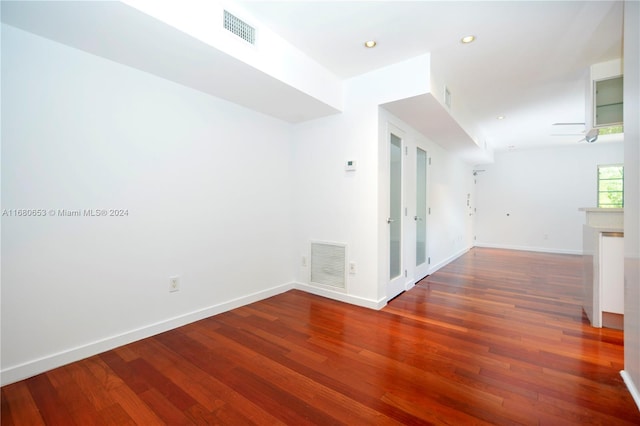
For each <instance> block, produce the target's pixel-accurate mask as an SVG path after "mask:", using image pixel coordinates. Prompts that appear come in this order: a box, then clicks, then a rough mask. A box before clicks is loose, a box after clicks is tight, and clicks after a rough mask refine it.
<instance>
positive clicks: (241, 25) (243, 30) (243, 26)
mask: <svg viewBox="0 0 640 426" xmlns="http://www.w3.org/2000/svg"><path fill="white" fill-rule="evenodd" d="M224 29H225V30H227V31H230V32H232V33H233V34H235V35H237V36H238V37H240V38H241V39H243V40H244V41H246V42H249V43H251V44H256V29H255V28H253V27H252V26H251V25H249V24H247V23H246V22H244V21H243V20H242V19H240V18H238V17H237V16H235V15H232V14H231V13H229V12H227V11H226V10H225V11H224Z"/></svg>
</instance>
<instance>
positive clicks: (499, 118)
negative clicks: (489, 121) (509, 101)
mask: <svg viewBox="0 0 640 426" xmlns="http://www.w3.org/2000/svg"><path fill="white" fill-rule="evenodd" d="M496 120H504V115H499V116H497V117H496Z"/></svg>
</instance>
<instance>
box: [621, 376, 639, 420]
mask: <svg viewBox="0 0 640 426" xmlns="http://www.w3.org/2000/svg"><path fill="white" fill-rule="evenodd" d="M620 375H621V376H622V380H624V384H625V385H627V389H629V393H630V394H631V396H632V397H633V400H634V401H635V402H636V405H637V406H638V410H640V391H638V388H637V387H636V385H635V383H633V379H632V378H631V375H629V373H627V372H626V371H625V370H622V371H620Z"/></svg>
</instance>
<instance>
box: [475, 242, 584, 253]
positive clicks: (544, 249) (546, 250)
mask: <svg viewBox="0 0 640 426" xmlns="http://www.w3.org/2000/svg"><path fill="white" fill-rule="evenodd" d="M475 247H485V248H496V249H504V250H520V251H535V252H539V253H551V254H578V255H582V250H565V249H555V248H548V247H529V246H511V245H504V244H489V243H476V244H475Z"/></svg>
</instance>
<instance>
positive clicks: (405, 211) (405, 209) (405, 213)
mask: <svg viewBox="0 0 640 426" xmlns="http://www.w3.org/2000/svg"><path fill="white" fill-rule="evenodd" d="M404 215H405V216H406V215H407V208H406V207H405V208H404Z"/></svg>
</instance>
